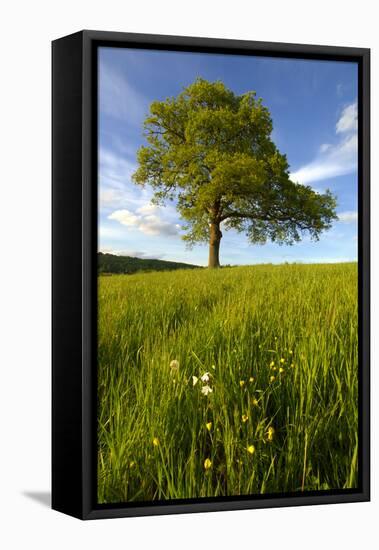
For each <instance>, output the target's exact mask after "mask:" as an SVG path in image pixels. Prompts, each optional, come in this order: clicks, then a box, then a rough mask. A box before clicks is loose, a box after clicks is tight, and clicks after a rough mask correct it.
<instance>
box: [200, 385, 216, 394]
mask: <svg viewBox="0 0 379 550" xmlns="http://www.w3.org/2000/svg"><path fill="white" fill-rule="evenodd" d="M212 392H213V390H212V388H211V387H210V386H208V385H206V386H203V387H202V388H201V393H202V394H203V395H208V393H212Z"/></svg>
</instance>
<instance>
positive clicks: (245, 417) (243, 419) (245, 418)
mask: <svg viewBox="0 0 379 550" xmlns="http://www.w3.org/2000/svg"><path fill="white" fill-rule="evenodd" d="M241 418H242V422H243V423H245V422H247V421H248V420H249V417H248V416H247V414H243V415H242V416H241Z"/></svg>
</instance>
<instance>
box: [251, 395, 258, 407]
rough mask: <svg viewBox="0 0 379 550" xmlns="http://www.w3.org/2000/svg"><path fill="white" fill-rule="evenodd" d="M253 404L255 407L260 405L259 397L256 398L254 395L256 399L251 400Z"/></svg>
mask: <svg viewBox="0 0 379 550" xmlns="http://www.w3.org/2000/svg"><path fill="white" fill-rule="evenodd" d="M251 404H252V405H253V406H254V407H258V399H256V398H255V397H254V399H252V400H251Z"/></svg>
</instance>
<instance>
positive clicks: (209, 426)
mask: <svg viewBox="0 0 379 550" xmlns="http://www.w3.org/2000/svg"><path fill="white" fill-rule="evenodd" d="M205 426H206V428H207V430H208V432H210V431H211V428H212V422H207V423H206V424H205Z"/></svg>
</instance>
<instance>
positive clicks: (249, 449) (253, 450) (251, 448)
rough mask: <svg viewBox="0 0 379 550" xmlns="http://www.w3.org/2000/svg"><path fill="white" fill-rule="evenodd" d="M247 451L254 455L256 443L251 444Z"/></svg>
mask: <svg viewBox="0 0 379 550" xmlns="http://www.w3.org/2000/svg"><path fill="white" fill-rule="evenodd" d="M247 452H248V453H250V454H251V455H253V454H254V453H255V447H254V445H249V446H248V447H247Z"/></svg>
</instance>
